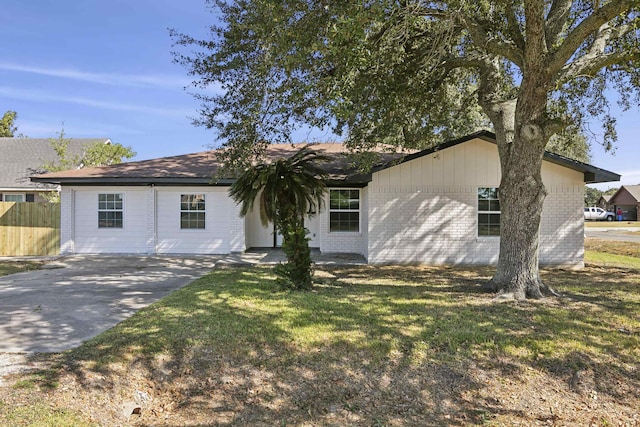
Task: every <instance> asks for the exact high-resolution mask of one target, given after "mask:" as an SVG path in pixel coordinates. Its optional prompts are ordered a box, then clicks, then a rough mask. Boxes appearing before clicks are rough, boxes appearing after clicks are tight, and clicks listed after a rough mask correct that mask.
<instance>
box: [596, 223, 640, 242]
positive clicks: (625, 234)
mask: <svg viewBox="0 0 640 427" xmlns="http://www.w3.org/2000/svg"><path fill="white" fill-rule="evenodd" d="M584 235H585V236H586V237H591V238H594V239H600V240H616V241H619V242H636V243H640V228H638V227H629V228H607V227H597V228H595V227H589V228H587V227H585V229H584Z"/></svg>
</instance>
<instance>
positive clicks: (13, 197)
mask: <svg viewBox="0 0 640 427" xmlns="http://www.w3.org/2000/svg"><path fill="white" fill-rule="evenodd" d="M2 200H3V201H5V202H24V201H25V197H24V194H3V195H2Z"/></svg>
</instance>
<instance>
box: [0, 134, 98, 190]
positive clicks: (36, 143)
mask: <svg viewBox="0 0 640 427" xmlns="http://www.w3.org/2000/svg"><path fill="white" fill-rule="evenodd" d="M97 141H100V142H103V143H105V144H110V143H111V141H110V140H109V139H106V138H99V139H96V138H70V139H69V145H68V147H67V155H68V156H69V157H71V156H76V155H81V154H82V153H83V152H84V150H85V149H86V147H88V146H89V145H91V144H95V143H96V142H97ZM57 161H58V155H57V154H56V152H55V150H54V149H53V147H52V146H51V139H50V138H4V137H3V138H0V202H45V201H46V200H45V199H44V198H43V197H42V196H41V193H48V192H54V191H59V190H60V187H59V186H58V185H56V184H51V183H45V182H33V181H31V180H30V178H31V176H33V175H37V174H41V173H43V172H45V171H44V170H43V169H42V166H43V165H44V164H45V163H50V162H53V163H55V162H57Z"/></svg>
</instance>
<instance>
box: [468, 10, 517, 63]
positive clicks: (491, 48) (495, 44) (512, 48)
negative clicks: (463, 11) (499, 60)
mask: <svg viewBox="0 0 640 427" xmlns="http://www.w3.org/2000/svg"><path fill="white" fill-rule="evenodd" d="M460 18H461V19H462V20H463V22H464V26H465V28H466V29H467V31H469V35H470V36H471V38H472V39H473V43H474V44H475V45H476V46H478V47H479V48H481V49H484V50H485V51H486V52H487V53H494V54H496V55H500V56H503V57H504V58H506V59H508V60H509V61H511V62H513V63H514V64H516V65H517V66H518V67H522V65H523V64H524V57H523V51H522V50H520V49H518V47H517V45H516V43H515V42H513V41H512V42H511V43H509V42H503V41H500V40H497V39H495V38H491V37H489V31H488V30H487V29H486V28H485V27H484V26H483V25H482V24H480V23H479V22H477V21H476V20H473V19H471V17H469V16H466V15H462V16H460Z"/></svg>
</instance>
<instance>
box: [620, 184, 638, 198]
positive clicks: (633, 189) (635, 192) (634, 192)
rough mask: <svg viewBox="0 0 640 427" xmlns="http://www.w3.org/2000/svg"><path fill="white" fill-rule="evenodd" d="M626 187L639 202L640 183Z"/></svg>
mask: <svg viewBox="0 0 640 427" xmlns="http://www.w3.org/2000/svg"><path fill="white" fill-rule="evenodd" d="M624 188H626V189H627V191H628V192H629V194H631V195H632V196H633V198H634V199H636V201H637V202H640V185H625V186H624Z"/></svg>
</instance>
